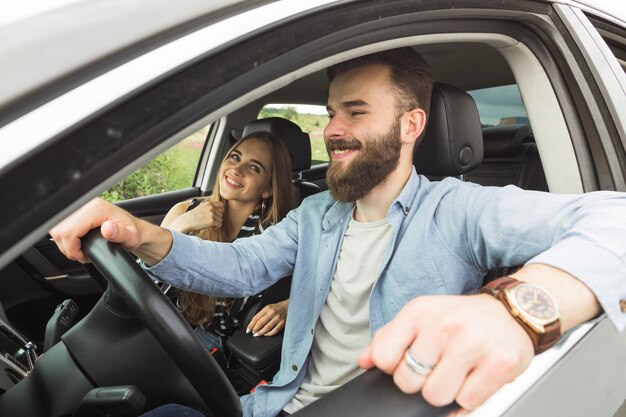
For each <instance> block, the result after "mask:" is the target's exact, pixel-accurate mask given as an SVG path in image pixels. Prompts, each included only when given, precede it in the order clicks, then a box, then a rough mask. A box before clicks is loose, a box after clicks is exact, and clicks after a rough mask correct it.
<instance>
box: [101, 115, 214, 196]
mask: <svg viewBox="0 0 626 417" xmlns="http://www.w3.org/2000/svg"><path fill="white" fill-rule="evenodd" d="M208 129H209V127H208V126H207V127H204V128H202V129H200V130H198V131H197V132H195V133H193V134H191V135H189V136H188V137H186V138H185V139H183V140H182V141H180V142H179V143H177V144H176V145H174V146H172V147H171V148H169V149H168V150H166V151H165V152H163V153H162V154H160V155H159V156H157V157H156V158H154V159H153V160H151V161H150V162H148V163H147V164H145V165H144V166H142V167H141V168H139V169H138V170H136V171H135V172H133V173H132V174H130V175H129V176H127V177H126V178H124V179H123V180H122V181H120V182H118V183H117V184H115V185H114V186H113V187H111V188H110V189H108V190H107V191H105V192H104V193H102V198H104V199H105V200H107V201H111V202H117V201H123V200H128V199H131V198H135V197H143V196H147V195H152V194H158V193H163V192H166V191H174V190H179V189H182V188H187V187H191V186H193V182H194V179H195V175H196V168H197V166H198V161H199V159H200V154H201V153H202V148H203V145H204V142H205V139H206V136H207V132H208Z"/></svg>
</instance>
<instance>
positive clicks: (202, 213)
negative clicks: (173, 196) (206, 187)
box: [161, 199, 225, 234]
mask: <svg viewBox="0 0 626 417" xmlns="http://www.w3.org/2000/svg"><path fill="white" fill-rule="evenodd" d="M190 204H191V201H184V202H182V203H178V204H176V205H175V206H174V207H172V209H171V210H170V212H169V213H168V215H167V216H165V219H163V223H161V226H163V227H169V228H170V229H173V230H176V231H178V232H181V233H185V234H186V233H191V232H195V231H197V230H201V229H206V228H212V229H219V228H220V227H222V220H223V216H224V208H225V207H224V203H223V202H222V201H211V200H209V199H205V200H204V201H203V202H201V203H200V205H198V207H196V208H194V209H193V210H190V211H186V210H187V208H188V207H189V205H190ZM170 213H171V214H170Z"/></svg>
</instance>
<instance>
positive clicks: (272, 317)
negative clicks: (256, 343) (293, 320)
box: [246, 299, 289, 337]
mask: <svg viewBox="0 0 626 417" xmlns="http://www.w3.org/2000/svg"><path fill="white" fill-rule="evenodd" d="M288 306H289V300H288V299H287V300H284V301H281V302H279V303H276V304H268V305H266V306H265V307H263V309H262V310H261V311H259V312H258V313H256V314H255V315H254V317H252V320H250V323H249V324H248V326H247V328H246V333H250V332H252V334H253V335H254V337H257V336H274V335H275V334H277V333H278V332H280V331H281V330H282V329H283V328H284V327H285V321H286V319H287V307H288Z"/></svg>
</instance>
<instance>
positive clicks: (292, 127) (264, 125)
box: [242, 117, 320, 203]
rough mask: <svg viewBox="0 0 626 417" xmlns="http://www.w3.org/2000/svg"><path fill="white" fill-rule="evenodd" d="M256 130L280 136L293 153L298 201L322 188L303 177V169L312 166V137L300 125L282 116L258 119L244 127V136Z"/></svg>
mask: <svg viewBox="0 0 626 417" xmlns="http://www.w3.org/2000/svg"><path fill="white" fill-rule="evenodd" d="M254 132H270V133H273V134H275V135H276V136H278V137H279V138H280V139H281V140H282V141H283V143H284V144H285V146H287V150H288V151H289V155H291V164H292V171H293V174H294V177H293V184H294V186H295V187H296V191H297V193H298V195H297V197H298V198H297V199H296V200H297V202H298V203H301V202H302V200H304V199H305V198H306V197H308V196H310V195H313V194H315V193H318V192H320V188H319V187H318V186H317V185H315V184H313V183H311V182H307V181H305V180H304V179H303V178H302V171H306V170H307V169H310V168H311V138H310V137H309V134H308V133H306V132H303V131H302V129H300V126H298V125H297V124H295V123H294V122H292V121H290V120H287V119H283V118H282V117H268V118H265V119H257V120H253V121H251V122H250V123H248V124H247V125H246V126H244V128H243V132H242V137H243V136H247V135H249V134H250V133H254Z"/></svg>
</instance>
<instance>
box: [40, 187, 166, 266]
mask: <svg viewBox="0 0 626 417" xmlns="http://www.w3.org/2000/svg"><path fill="white" fill-rule="evenodd" d="M97 227H100V233H101V234H102V237H104V238H105V239H106V240H108V241H109V242H114V243H119V244H120V245H122V247H123V248H124V249H126V250H129V251H132V252H133V253H135V255H137V256H139V257H140V258H141V259H143V260H144V261H146V262H147V263H148V264H155V263H157V262H158V261H160V260H161V259H163V258H164V257H165V256H166V255H167V254H168V252H169V250H170V248H171V246H172V235H171V234H170V232H169V231H167V230H165V229H161V228H160V227H158V226H155V225H152V224H150V223H148V222H145V221H143V220H140V219H138V218H136V217H134V216H132V215H131V214H129V213H128V212H126V211H124V210H122V209H121V208H119V207H117V206H115V205H114V204H111V203H107V202H106V201H104V200H101V199H99V198H96V199H94V200H92V201H90V202H89V203H87V204H86V205H85V206H83V207H81V208H80V209H79V210H78V211H76V212H75V213H73V214H72V215H70V216H69V217H68V218H67V219H65V220H63V221H62V222H61V223H59V224H58V225H56V226H54V227H53V228H52V229H50V231H49V233H50V235H51V236H52V239H53V240H54V242H55V243H56V244H57V246H58V247H59V250H60V251H61V253H63V254H64V255H65V256H67V257H68V258H69V259H72V260H76V261H79V262H82V263H85V262H89V259H88V258H87V256H86V255H85V253H84V252H83V251H82V248H81V241H80V239H81V238H82V237H83V236H85V235H86V234H87V233H88V232H89V231H90V230H91V229H95V228H97Z"/></svg>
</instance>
